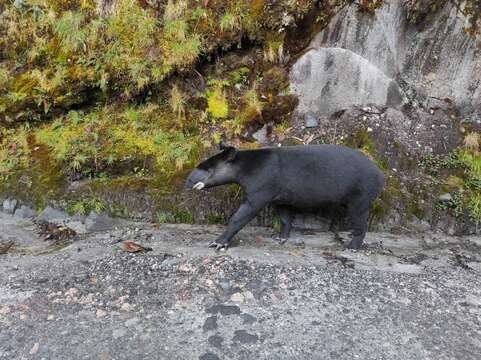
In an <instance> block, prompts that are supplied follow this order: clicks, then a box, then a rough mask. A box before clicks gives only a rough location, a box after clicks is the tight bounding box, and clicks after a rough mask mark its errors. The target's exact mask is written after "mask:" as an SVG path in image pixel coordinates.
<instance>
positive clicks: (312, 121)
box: [304, 114, 319, 128]
mask: <svg viewBox="0 0 481 360" xmlns="http://www.w3.org/2000/svg"><path fill="white" fill-rule="evenodd" d="M304 126H305V127H306V128H313V127H318V126H319V121H318V120H317V118H316V116H314V115H312V114H307V115H306V118H305V119H304Z"/></svg>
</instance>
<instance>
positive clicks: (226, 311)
mask: <svg viewBox="0 0 481 360" xmlns="http://www.w3.org/2000/svg"><path fill="white" fill-rule="evenodd" d="M206 313H208V314H218V313H220V314H222V315H240V308H239V307H238V306H236V305H224V304H218V305H214V306H211V307H210V308H208V309H207V310H206Z"/></svg>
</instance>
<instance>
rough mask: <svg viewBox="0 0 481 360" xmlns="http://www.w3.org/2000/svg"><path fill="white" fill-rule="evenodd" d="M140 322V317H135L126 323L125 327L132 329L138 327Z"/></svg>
mask: <svg viewBox="0 0 481 360" xmlns="http://www.w3.org/2000/svg"><path fill="white" fill-rule="evenodd" d="M139 321H140V319H139V318H138V317H134V318H132V319H128V320H127V321H126V322H125V326H126V327H130V326H135V325H137V323H138V322H139Z"/></svg>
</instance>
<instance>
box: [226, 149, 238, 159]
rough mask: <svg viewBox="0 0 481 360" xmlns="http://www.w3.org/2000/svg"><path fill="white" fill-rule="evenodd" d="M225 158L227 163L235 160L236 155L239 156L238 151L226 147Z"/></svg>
mask: <svg viewBox="0 0 481 360" xmlns="http://www.w3.org/2000/svg"><path fill="white" fill-rule="evenodd" d="M223 152H224V154H225V156H226V159H227V161H232V160H234V159H235V157H236V155H237V149H236V148H235V147H233V146H226V147H224V150H223Z"/></svg>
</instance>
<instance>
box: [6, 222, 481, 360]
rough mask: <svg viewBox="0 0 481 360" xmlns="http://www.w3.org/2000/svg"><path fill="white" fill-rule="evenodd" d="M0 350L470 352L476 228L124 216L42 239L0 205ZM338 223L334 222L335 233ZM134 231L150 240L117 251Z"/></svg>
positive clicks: (102, 355) (351, 355)
mask: <svg viewBox="0 0 481 360" xmlns="http://www.w3.org/2000/svg"><path fill="white" fill-rule="evenodd" d="M0 228H1V230H2V231H1V233H0V243H3V244H5V243H7V242H8V241H10V242H13V244H12V246H11V247H10V248H9V249H8V251H6V254H3V255H0V359H103V360H104V359H204V360H206V359H403V360H406V359H479V354H481V248H480V245H481V239H480V238H479V237H471V238H456V237H445V236H442V235H437V234H433V233H430V234H425V235H424V236H410V237H409V236H401V235H391V234H381V233H369V234H368V236H367V238H366V242H367V246H366V248H365V249H363V250H361V251H357V252H353V251H347V250H343V248H342V244H340V243H338V242H336V241H335V240H334V239H333V236H332V235H331V234H329V233H318V234H316V233H304V234H302V233H295V234H294V237H295V238H297V239H298V240H303V241H304V242H305V247H304V248H302V247H299V246H295V245H294V242H293V241H291V242H289V243H287V244H285V245H284V246H280V245H278V244H277V243H276V242H275V241H273V240H272V239H271V231H270V229H265V228H247V229H246V230H244V231H242V232H241V233H240V235H239V236H238V237H237V241H236V244H235V246H234V247H232V248H230V249H229V250H227V252H220V253H216V252H214V251H213V250H212V249H208V248H207V245H208V244H209V242H210V241H212V240H214V239H215V237H216V235H218V234H220V232H221V231H222V227H220V226H187V225H160V226H157V227H156V226H152V225H150V224H140V223H138V224H129V223H125V224H123V225H121V226H119V228H118V229H116V230H112V231H108V232H101V233H92V234H84V235H79V236H77V237H76V238H75V239H73V240H66V241H63V242H60V243H59V242H57V243H56V242H55V241H44V240H43V239H42V238H40V237H38V235H37V228H36V227H35V226H34V225H33V224H32V223H31V222H29V221H27V220H18V219H13V218H11V217H9V216H6V215H0ZM343 235H344V236H345V237H347V236H346V234H343ZM124 240H133V241H135V242H137V243H139V244H142V245H144V246H146V247H150V248H152V251H149V252H142V253H135V254H134V253H127V252H124V251H123V250H122V245H121V241H124Z"/></svg>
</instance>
